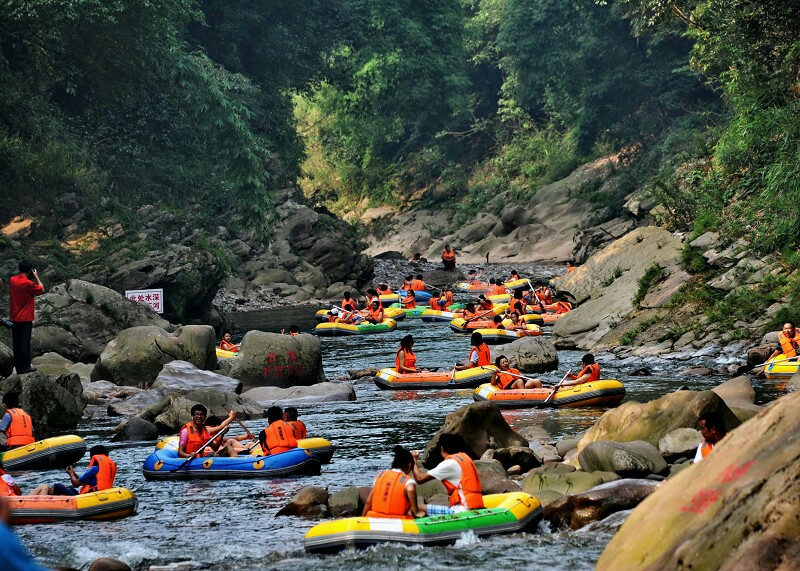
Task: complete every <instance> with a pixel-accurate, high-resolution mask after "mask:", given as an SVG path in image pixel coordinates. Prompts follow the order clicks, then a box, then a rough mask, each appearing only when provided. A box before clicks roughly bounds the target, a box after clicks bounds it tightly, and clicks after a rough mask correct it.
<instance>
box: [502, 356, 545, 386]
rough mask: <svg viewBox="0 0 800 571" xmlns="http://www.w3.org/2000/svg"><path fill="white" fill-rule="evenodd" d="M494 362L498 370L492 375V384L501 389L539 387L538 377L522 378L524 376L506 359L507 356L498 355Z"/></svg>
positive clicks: (540, 382) (540, 384)
mask: <svg viewBox="0 0 800 571" xmlns="http://www.w3.org/2000/svg"><path fill="white" fill-rule="evenodd" d="M494 364H495V365H496V366H497V368H498V370H497V371H495V372H494V374H493V375H492V385H494V386H496V387H497V388H499V389H500V390H501V391H506V390H511V389H541V388H542V381H540V380H539V379H523V378H522V377H523V376H524V375H523V374H522V373H520V372H519V369H515V368H513V367H512V366H511V363H510V362H509V361H508V357H506V356H505V355H500V356H499V357H498V358H497V359H495V360H494Z"/></svg>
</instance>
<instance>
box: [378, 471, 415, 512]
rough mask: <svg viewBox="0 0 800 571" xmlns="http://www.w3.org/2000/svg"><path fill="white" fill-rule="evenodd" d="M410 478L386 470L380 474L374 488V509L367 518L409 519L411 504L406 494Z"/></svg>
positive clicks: (400, 473)
mask: <svg viewBox="0 0 800 571" xmlns="http://www.w3.org/2000/svg"><path fill="white" fill-rule="evenodd" d="M408 479H409V478H408V476H406V475H405V474H403V473H402V472H396V471H394V470H386V471H384V472H381V473H380V474H378V477H377V478H376V479H375V485H374V486H373V488H372V506H371V507H372V509H370V510H369V511H368V512H367V517H395V518H396V517H408V512H409V511H410V510H411V502H410V501H409V499H408V495H407V494H406V482H408Z"/></svg>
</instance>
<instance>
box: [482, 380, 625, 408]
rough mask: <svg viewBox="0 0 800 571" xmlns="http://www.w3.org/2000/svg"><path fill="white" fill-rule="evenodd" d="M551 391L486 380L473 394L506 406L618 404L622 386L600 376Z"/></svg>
mask: <svg viewBox="0 0 800 571" xmlns="http://www.w3.org/2000/svg"><path fill="white" fill-rule="evenodd" d="M552 393H553V389H551V388H542V389H511V390H500V389H499V388H498V387H495V386H494V385H492V384H490V383H487V384H485V385H481V386H479V387H478V388H477V389H475V392H474V393H473V394H472V398H473V400H476V401H484V400H485V401H489V402H490V403H492V404H494V405H495V406H498V407H507V408H525V407H578V406H617V405H618V404H619V403H620V402H621V401H622V399H624V398H625V386H624V385H623V384H622V383H620V382H619V381H615V380H610V379H607V380H603V379H601V380H599V381H594V382H592V383H583V384H580V385H575V386H570V387H564V388H561V389H559V390H558V391H557V392H556V393H555V394H553V396H552V397H551V396H550V395H551V394H552ZM548 397H549V398H548ZM545 401H546V402H545Z"/></svg>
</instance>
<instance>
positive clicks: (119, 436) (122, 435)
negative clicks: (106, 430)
mask: <svg viewBox="0 0 800 571" xmlns="http://www.w3.org/2000/svg"><path fill="white" fill-rule="evenodd" d="M157 438H158V427H157V426H156V425H155V424H153V423H152V422H148V421H147V420H144V419H143V418H139V417H138V416H134V417H131V418H130V419H128V420H127V421H125V422H124V423H122V424H121V425H119V427H118V430H115V434H114V437H113V440H156V439H157Z"/></svg>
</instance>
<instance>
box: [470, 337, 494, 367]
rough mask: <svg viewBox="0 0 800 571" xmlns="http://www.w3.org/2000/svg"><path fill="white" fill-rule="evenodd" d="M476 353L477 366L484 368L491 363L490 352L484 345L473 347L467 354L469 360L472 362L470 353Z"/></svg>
mask: <svg viewBox="0 0 800 571" xmlns="http://www.w3.org/2000/svg"><path fill="white" fill-rule="evenodd" d="M473 351H477V353H478V366H479V367H484V366H486V365H488V364H490V363H491V362H492V352H491V350H490V349H489V346H488V345H487V344H486V343H481V344H480V345H478V346H477V347H473V348H472V349H471V350H470V352H469V360H470V362H472V352H473Z"/></svg>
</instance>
